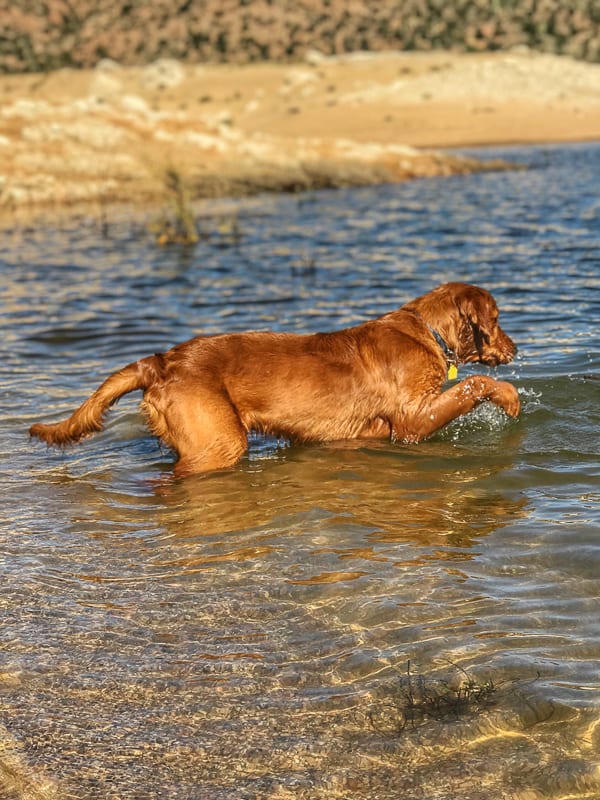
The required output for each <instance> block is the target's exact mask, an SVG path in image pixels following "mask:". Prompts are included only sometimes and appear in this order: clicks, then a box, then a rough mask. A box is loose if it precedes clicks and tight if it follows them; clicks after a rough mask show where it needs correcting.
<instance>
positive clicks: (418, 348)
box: [30, 283, 520, 476]
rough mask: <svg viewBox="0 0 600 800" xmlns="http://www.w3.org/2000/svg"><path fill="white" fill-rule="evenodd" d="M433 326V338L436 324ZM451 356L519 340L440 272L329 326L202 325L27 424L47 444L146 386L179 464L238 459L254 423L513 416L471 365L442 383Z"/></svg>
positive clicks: (409, 435) (399, 424) (492, 311)
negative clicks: (294, 329) (393, 301)
mask: <svg viewBox="0 0 600 800" xmlns="http://www.w3.org/2000/svg"><path fill="white" fill-rule="evenodd" d="M434 332H437V334H438V337H437V338H436V333H434ZM440 340H443V342H444V343H445V345H446V346H447V348H448V352H450V351H452V353H453V355H454V357H455V359H456V362H457V363H465V362H481V363H484V364H488V365H492V366H496V365H497V364H506V363H508V362H509V361H511V360H512V358H513V357H514V354H515V350H516V348H515V346H514V343H513V342H512V340H511V339H510V338H509V337H508V336H507V334H506V333H505V332H504V331H503V330H502V328H500V326H499V324H498V309H497V306H496V303H495V301H494V299H493V297H492V296H491V294H490V293H489V292H487V291H486V290H485V289H480V288H478V287H476V286H471V285H469V284H464V283H446V284H443V285H442V286H439V287H438V288H437V289H434V290H433V291H432V292H428V293H427V294H425V295H423V296H421V297H419V298H417V299H416V300H413V301H412V302H410V303H408V304H406V305H404V306H402V307H401V308H400V309H398V310H396V311H392V312H391V313H389V314H386V315H385V316H383V317H380V318H378V319H375V320H372V321H370V322H365V323H362V324H361V325H356V326H354V327H352V328H347V329H345V330H340V331H334V332H331V333H314V334H304V335H301V334H293V333H272V332H248V333H229V334H222V335H217V336H198V337H196V338H194V339H190V340H189V341H187V342H184V343H183V344H180V345H177V346H176V347H173V348H172V349H171V350H168V351H167V352H166V353H159V354H156V355H153V356H148V357H147V358H142V359H141V360H139V361H136V362H134V363H133V364H130V365H129V366H127V367H125V368H124V369H122V370H120V371H118V372H115V373H114V374H113V375H111V376H110V377H109V378H107V379H106V381H105V382H104V383H103V384H102V385H101V386H100V388H99V389H97V390H96V391H95V392H94V393H93V394H92V395H91V397H90V398H89V399H88V400H86V401H85V402H84V403H83V404H82V406H80V408H79V409H77V410H76V411H75V412H74V413H73V414H72V415H71V417H69V419H67V420H65V421H63V422H59V423H54V424H42V423H38V424H36V425H33V426H32V427H31V429H30V433H31V435H32V436H35V437H37V438H39V439H42V440H44V441H45V442H48V443H49V444H54V445H64V444H67V443H70V442H76V441H78V440H79V439H82V438H83V437H84V436H87V435H88V434H90V433H93V432H95V431H99V430H101V429H102V426H103V415H104V413H105V411H106V410H107V409H108V408H109V407H110V406H111V405H112V404H113V403H115V402H116V401H117V400H118V399H119V397H121V396H122V395H124V394H126V393H127V392H131V391H133V390H134V389H142V390H143V392H144V399H143V402H142V410H143V412H144V414H145V417H146V420H147V422H148V426H149V428H150V430H151V431H152V432H153V433H154V434H155V435H156V436H158V437H160V438H161V439H162V440H163V441H164V442H165V443H166V444H167V445H169V446H170V447H171V448H172V449H173V450H174V451H175V453H176V455H177V463H176V465H175V474H176V475H180V476H182V475H187V474H190V473H195V472H206V471H209V470H215V469H221V468H224V467H229V466H232V465H233V464H235V463H236V462H237V461H238V460H239V458H240V457H241V456H242V454H243V453H244V452H245V451H246V449H247V446H248V441H247V435H248V433H249V432H250V431H258V432H263V433H270V434H274V435H276V436H281V437H286V438H289V439H290V440H292V441H296V442H325V441H333V440H340V439H360V438H376V437H379V438H384V437H387V438H392V439H396V440H400V441H405V442H417V441H420V440H421V439H424V438H426V437H428V436H430V435H431V434H433V433H434V432H435V431H437V430H439V429H440V428H442V427H443V426H444V425H447V424H448V423H449V422H451V421H452V420H453V419H456V418H457V417H459V416H461V415H462V414H466V413H468V412H469V411H471V410H472V409H473V408H475V406H477V405H478V404H479V403H481V402H482V401H484V400H490V401H491V402H493V403H495V404H496V405H498V406H500V407H501V408H502V409H504V411H505V412H506V413H507V414H508V415H510V416H512V417H516V416H517V415H518V414H519V410H520V404H519V398H518V394H517V391H516V389H515V388H514V387H513V386H512V385H511V384H510V383H507V382H505V381H498V380H495V379H494V378H491V377H489V376H486V375H473V376H470V377H468V378H466V379H465V380H462V381H459V382H458V383H455V384H453V385H452V386H450V387H449V388H446V389H445V390H443V387H444V383H445V381H446V376H447V368H448V352H446V353H445V351H444V348H443V347H442V345H441V344H440Z"/></svg>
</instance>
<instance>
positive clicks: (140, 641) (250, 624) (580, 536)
mask: <svg viewBox="0 0 600 800" xmlns="http://www.w3.org/2000/svg"><path fill="white" fill-rule="evenodd" d="M484 155H490V156H497V155H506V156H509V157H510V158H512V159H513V160H515V161H519V162H521V163H527V164H529V165H530V166H531V169H530V170H528V171H518V172H508V173H494V174H482V175H475V176H467V177H456V178H446V179H439V180H438V179H435V180H425V181H415V182H413V183H407V184H403V185H398V186H384V187H375V188H367V189H353V190H344V191H336V192H317V193H313V194H303V195H298V196H285V197H280V196H273V197H266V198H258V199H253V200H247V201H243V202H239V203H235V202H231V203H220V204H219V207H220V209H221V212H220V216H219V217H218V218H217V217H209V216H205V217H202V218H201V227H202V229H203V230H204V231H205V232H207V233H209V234H210V236H209V238H208V239H205V240H203V241H201V242H200V243H199V244H198V245H197V246H196V247H194V248H188V249H186V248H181V247H177V246H175V247H171V248H160V247H158V246H156V245H155V244H154V243H153V240H152V237H151V236H150V235H149V234H148V233H147V232H146V230H145V229H144V227H143V226H141V225H139V224H137V223H133V222H132V221H131V220H130V219H127V218H126V217H123V218H122V219H119V218H118V216H114V215H111V218H110V219H109V221H108V224H107V225H105V226H103V225H101V224H99V222H98V221H97V220H96V219H94V218H93V216H92V217H90V218H89V219H79V220H77V221H76V222H73V223H70V224H65V225H64V226H61V228H60V230H59V229H57V228H56V227H54V228H51V227H45V228H36V229H31V230H25V231H14V232H11V231H8V232H5V233H4V234H3V237H2V240H1V243H0V295H1V299H2V321H1V323H0V325H1V331H2V359H1V363H0V370H1V375H2V392H1V394H0V431H1V433H0V436H1V439H0V475H1V481H2V507H1V509H0V515H1V519H2V524H1V527H0V576H1V581H0V608H1V613H2V617H1V618H2V626H1V629H0V636H1V640H0V723H1V724H0V746H1V747H0V753H2V754H3V755H1V756H0V795H1V796H3V797H7V798H13V797H14V798H19V799H21V800H25V799H26V798H45V797H54V796H57V797H69V798H81V799H82V800H88V799H90V798H98V800H100V799H102V800H106V799H107V798H112V799H114V800H116V799H117V798H120V799H122V798H135V799H136V800H138V799H140V800H142V799H145V798H148V799H150V798H152V799H154V798H157V799H158V798H161V800H162V799H163V798H173V800H175V799H177V800H181V799H182V798H183V799H186V798H198V800H205V799H206V800H225V799H227V800H234V798H235V800H253V799H254V798H256V799H257V800H267V799H271V798H272V800H288V799H289V800H291V799H292V798H294V799H295V800H296V799H298V798H299V799H300V800H308V799H310V800H313V799H314V800H321V799H322V798H332V799H333V798H344V800H345V799H346V798H348V799H350V798H352V800H388V798H389V800H392V798H393V800H411V799H412V798H415V799H416V798H424V799H425V798H426V799H427V800H431V799H432V798H435V799H436V800H455V798H461V800H498V798H515V799H516V800H545V799H546V798H553V799H554V800H558V799H559V798H567V797H568V798H598V797H600V769H599V762H600V669H599V665H600V525H599V522H600V514H599V507H600V504H599V499H600V482H599V470H598V465H599V452H600V435H599V416H600V415H599V410H598V408H599V403H598V401H599V399H600V382H599V375H600V332H599V322H600V292H599V287H600V252H599V244H600V241H599V240H600V198H599V195H598V178H599V176H600V146H599V145H595V144H589V145H579V146H572V147H546V148H530V149H511V150H509V151H502V152H501V151H494V152H493V153H485V154H484ZM449 279H457V280H465V281H469V282H473V283H477V284H480V285H482V286H484V287H486V288H488V289H489V290H491V291H492V293H493V294H494V295H495V297H496V298H497V300H498V304H499V306H500V309H501V322H502V324H503V326H504V327H505V329H506V330H507V331H508V332H509V333H510V335H511V336H513V338H514V339H515V340H516V342H517V343H518V346H519V355H518V357H517V360H516V361H515V362H514V363H513V364H511V365H509V366H505V367H500V368H498V369H497V370H488V369H487V368H478V370H479V371H483V372H491V374H497V375H498V376H500V377H502V378H506V379H508V380H512V381H513V382H514V383H515V384H516V386H517V387H518V389H519V392H520V394H521V399H522V403H523V412H522V415H521V418H520V419H519V420H518V421H517V422H515V421H510V420H508V419H507V418H506V417H504V416H503V415H502V414H501V413H500V412H499V411H498V410H497V409H495V408H494V407H489V406H485V405H484V406H482V407H480V409H478V410H477V411H476V412H475V413H474V414H472V415H471V416H470V417H467V418H465V419H464V420H462V421H460V422H457V423H454V424H453V425H451V426H450V427H449V428H447V429H446V430H445V431H443V432H442V433H441V434H439V435H437V436H436V437H435V438H433V439H431V440H430V441H428V442H425V443H422V444H419V445H415V446H406V445H400V444H391V443H386V442H381V443H374V444H369V445H367V446H355V445H348V446H344V445H336V446H306V447H297V446H294V447H289V446H286V444H285V443H284V442H278V441H274V440H264V439H255V440H253V442H252V447H251V450H250V454H249V456H248V457H247V458H246V459H244V460H243V461H242V463H241V464H240V465H239V466H238V467H236V468H235V469H233V470H230V471H227V472H223V473H219V474H213V475H210V476H204V477H194V478H189V479H186V480H184V481H180V482H169V481H168V480H167V476H168V474H169V468H170V455H169V453H168V452H165V451H164V450H161V449H160V447H159V446H158V444H157V443H156V441H155V440H154V439H153V438H152V437H151V436H149V434H148V433H147V432H146V431H145V429H144V427H143V425H142V422H141V419H140V417H139V415H138V412H137V402H138V399H139V398H137V397H136V396H135V395H130V396H129V398H126V399H125V398H124V399H123V400H122V401H121V402H120V403H119V405H118V406H117V407H116V409H114V410H113V411H112V412H111V414H110V418H109V422H108V425H107V429H106V431H105V432H104V433H103V434H101V435H99V436H96V437H95V438H93V439H90V440H88V441H86V442H84V443H82V444H81V445H79V446H77V447H74V448H71V449H69V450H67V451H66V452H64V453H61V452H57V451H51V450H48V449H46V448H45V446H43V445H41V444H39V443H36V442H30V441H29V439H28V436H27V429H28V427H29V425H30V424H31V423H32V422H34V421H37V420H52V419H59V418H61V417H62V416H64V415H66V414H67V413H68V412H70V411H71V410H72V409H73V408H74V407H75V406H76V405H78V404H79V403H80V402H81V401H82V400H83V399H84V398H85V397H86V396H87V395H88V394H90V393H91V391H92V390H93V389H94V388H96V386H97V385H98V384H99V383H100V381H101V380H102V379H103V378H104V377H105V376H106V375H107V374H109V373H110V372H111V371H113V370H114V369H116V368H119V367H121V366H124V365H125V364H126V363H128V362H129V361H132V360H134V359H136V358H138V357H141V356H144V355H147V354H150V353H153V352H155V351H158V350H165V349H167V348H168V347H170V346H171V345H173V344H175V343H176V342H179V341H183V340H185V339H187V338H189V337H191V336H192V335H195V334H199V333H210V332H223V331H232V330H245V329H252V328H254V329H256V328H273V329H278V330H293V331H317V330H328V329H333V328H338V327H342V326H346V325H349V324H352V323H357V322H360V321H362V320H365V319H367V318H370V317H374V316H377V315H379V314H381V313H383V312H386V311H388V310H391V309H394V308H395V307H397V306H399V305H401V304H402V303H404V302H406V301H408V300H409V299H412V298H413V297H415V296H417V295H418V294H421V293H423V292H425V291H428V290H429V289H431V288H433V287H434V286H435V285H437V284H438V283H440V282H443V281H446V280H449ZM475 371H477V370H476V369H475V368H471V367H469V368H468V369H463V370H462V375H463V376H464V375H466V374H469V373H470V372H475ZM2 765H3V766H2ZM2 792H4V794H3V795H2Z"/></svg>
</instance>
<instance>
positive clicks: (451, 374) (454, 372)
mask: <svg viewBox="0 0 600 800" xmlns="http://www.w3.org/2000/svg"><path fill="white" fill-rule="evenodd" d="M457 378H458V368H457V366H456V364H450V366H449V367H448V380H449V381H455V380H456V379H457Z"/></svg>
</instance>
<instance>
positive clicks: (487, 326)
mask: <svg viewBox="0 0 600 800" xmlns="http://www.w3.org/2000/svg"><path fill="white" fill-rule="evenodd" d="M457 306H458V310H459V313H460V315H461V316H462V317H463V318H464V319H466V320H468V322H470V323H471V325H472V326H473V327H474V328H476V329H477V330H478V331H479V332H480V333H481V335H482V336H483V337H484V338H485V339H487V340H488V341H489V339H490V337H491V336H492V334H493V333H494V330H495V328H496V327H497V325H498V308H497V306H496V303H495V302H494V300H493V298H492V296H491V295H490V294H489V292H486V291H484V290H483V289H479V288H476V287H474V286H469V287H468V290H467V291H465V292H464V293H463V294H462V295H461V296H460V297H458V298H457Z"/></svg>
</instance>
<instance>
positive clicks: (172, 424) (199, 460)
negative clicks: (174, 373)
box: [162, 387, 248, 477]
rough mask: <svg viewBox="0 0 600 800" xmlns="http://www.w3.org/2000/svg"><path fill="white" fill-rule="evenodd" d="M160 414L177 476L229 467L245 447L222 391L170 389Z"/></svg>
mask: <svg viewBox="0 0 600 800" xmlns="http://www.w3.org/2000/svg"><path fill="white" fill-rule="evenodd" d="M169 395H170V396H169V397H168V398H166V403H163V404H162V405H163V409H162V415H163V419H164V425H165V428H166V431H165V433H166V435H165V436H164V439H165V440H166V441H167V444H169V445H170V446H171V447H172V448H173V449H174V450H175V451H176V453H177V455H178V460H177V463H176V464H175V469H174V473H175V475H176V477H184V476H185V475H191V474H193V473H198V472H210V471H211V470H217V469H224V468H226V467H231V466H233V465H234V464H235V463H237V461H239V459H240V458H241V457H242V455H243V454H244V453H245V452H246V450H247V449H248V437H247V433H246V430H245V428H244V426H243V425H242V422H241V420H240V418H239V415H238V413H237V411H236V410H235V408H234V406H233V405H232V404H231V401H230V400H229V398H228V396H227V395H226V394H225V393H224V392H223V393H222V392H216V391H206V389H204V388H203V387H198V389H197V390H195V389H193V388H186V389H181V388H180V387H179V388H177V389H176V390H174V389H171V391H170V393H169Z"/></svg>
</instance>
